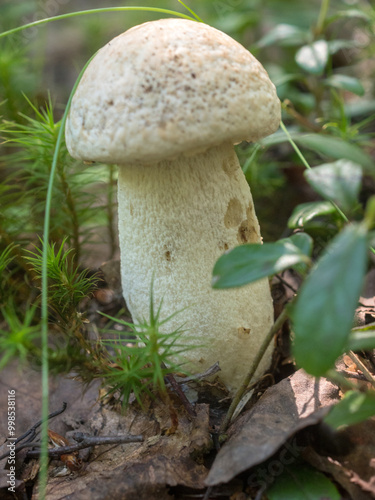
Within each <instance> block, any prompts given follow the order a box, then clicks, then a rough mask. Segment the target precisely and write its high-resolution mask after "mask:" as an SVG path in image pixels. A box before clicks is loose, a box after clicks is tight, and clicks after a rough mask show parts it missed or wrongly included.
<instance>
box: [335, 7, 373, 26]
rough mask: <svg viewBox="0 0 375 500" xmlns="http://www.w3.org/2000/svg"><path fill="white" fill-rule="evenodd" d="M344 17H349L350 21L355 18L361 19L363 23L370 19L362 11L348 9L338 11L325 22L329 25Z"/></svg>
mask: <svg viewBox="0 0 375 500" xmlns="http://www.w3.org/2000/svg"><path fill="white" fill-rule="evenodd" d="M345 17H349V18H350V19H353V17H357V18H359V19H363V20H364V21H371V17H370V16H369V15H368V14H367V13H366V12H364V11H363V10H359V9H348V10H340V11H339V12H337V13H336V14H334V15H333V16H332V17H330V18H329V19H328V20H327V22H328V23H331V22H333V21H336V20H337V19H340V18H345Z"/></svg>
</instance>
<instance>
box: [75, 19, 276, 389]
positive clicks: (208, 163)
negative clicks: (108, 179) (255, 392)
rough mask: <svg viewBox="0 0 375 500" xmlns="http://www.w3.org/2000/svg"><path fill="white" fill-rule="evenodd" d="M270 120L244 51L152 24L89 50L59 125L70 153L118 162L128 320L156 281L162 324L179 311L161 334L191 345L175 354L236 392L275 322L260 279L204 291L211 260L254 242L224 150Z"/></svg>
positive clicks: (265, 83) (169, 22)
mask: <svg viewBox="0 0 375 500" xmlns="http://www.w3.org/2000/svg"><path fill="white" fill-rule="evenodd" d="M279 122H280V102H279V100H278V98H277V95H276V91H275V87H274V85H273V84H272V82H271V81H270V79H269V77H268V75H267V73H266V71H265V70H264V68H263V67H262V66H261V64H260V63H259V62H258V61H257V60H256V59H255V58H254V57H253V56H252V55H251V54H250V53H249V52H248V50H246V49H245V48H244V47H243V46H242V45H240V44H239V43H237V42H236V41H235V40H233V39H232V38H230V37H229V36H227V35H226V34H224V33H222V32H221V31H218V30H216V29H214V28H212V27H210V26H208V25H206V24H203V23H199V22H195V21H188V20H183V19H161V20H159V21H152V22H147V23H144V24H142V25H140V26H135V27H133V28H131V29H129V30H128V31H126V32H125V33H123V34H122V35H119V36H118V37H116V38H114V39H113V40H112V41H110V42H109V43H108V44H107V45H106V46H104V47H103V48H102V49H101V50H99V52H98V53H97V55H96V56H95V57H94V58H93V60H92V61H91V62H90V64H89V66H88V67H87V69H86V71H85V73H84V74H83V77H82V79H81V81H80V83H79V85H78V88H77V90H76V93H75V95H74V97H73V100H72V105H71V109H70V113H69V116H68V119H67V124H66V143H67V147H68V150H69V152H70V154H71V155H72V156H73V157H75V158H78V159H81V160H84V161H88V162H91V161H99V162H104V163H116V164H118V166H119V178H118V204H119V207H118V218H119V240H120V250H121V280H122V287H123V294H124V298H125V300H126V303H127V306H128V308H129V310H130V312H131V314H132V317H133V320H134V321H136V320H137V319H143V318H146V319H147V318H148V317H149V302H150V287H151V282H152V280H154V281H153V293H154V299H155V301H158V303H159V304H160V301H161V300H163V303H162V309H161V314H162V317H163V318H167V317H168V316H170V315H172V314H173V313H176V312H177V311H180V312H179V314H176V315H175V316H173V318H171V319H170V320H169V321H168V322H166V323H165V325H164V326H165V327H166V328H169V331H172V330H174V329H176V328H177V327H179V326H180V325H181V324H184V329H185V331H184V333H183V337H182V341H183V342H184V343H186V345H190V344H199V347H197V348H195V349H191V350H188V351H187V353H186V354H185V355H183V359H184V360H185V361H188V364H187V369H188V370H189V371H190V372H200V371H203V370H205V369H206V368H208V367H209V366H211V365H213V364H214V363H215V362H217V361H219V362H220V367H221V372H220V378H221V380H222V381H223V382H224V384H226V386H227V388H228V389H229V390H230V391H232V392H233V391H234V390H235V389H236V388H237V387H238V386H239V384H240V383H241V381H242V379H243V377H244V375H245V374H246V373H247V371H248V369H249V366H250V363H251V361H252V359H253V358H254V357H255V355H256V353H257V350H258V348H259V346H260V345H261V343H262V341H263V339H264V337H265V335H266V333H267V332H268V330H269V328H270V327H271V325H272V323H273V307H272V299H271V295H270V289H269V283H268V281H267V280H261V281H258V282H256V283H254V284H251V285H247V286H244V287H242V288H238V289H230V290H213V289H212V288H211V279H212V269H213V266H214V263H215V262H216V260H217V259H218V257H219V256H220V255H221V254H223V253H224V252H225V251H227V250H229V249H231V248H233V247H235V246H237V245H239V244H243V243H260V242H261V236H260V231H259V224H258V220H257V217H256V215H255V212H254V206H253V200H252V196H251V193H250V189H249V186H248V183H247V181H246V178H245V176H244V174H243V172H242V170H241V167H240V164H239V161H238V159H237V156H236V153H235V151H234V148H233V144H236V143H239V142H241V141H243V140H246V141H256V140H258V139H260V138H262V137H264V136H267V135H269V134H271V133H273V132H274V131H275V130H276V129H277V128H278V126H279ZM270 355H271V352H270V351H268V354H267V355H266V356H265V358H264V360H263V363H262V365H261V366H260V367H259V370H258V375H259V374H260V373H261V372H262V371H263V370H264V369H265V368H266V367H267V365H268V363H269V361H270Z"/></svg>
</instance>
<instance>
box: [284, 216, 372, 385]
mask: <svg viewBox="0 0 375 500" xmlns="http://www.w3.org/2000/svg"><path fill="white" fill-rule="evenodd" d="M366 257H367V232H366V228H365V226H364V225H360V224H356V225H355V224H353V225H350V226H347V227H346V228H345V229H344V230H343V231H342V232H341V233H340V234H339V235H338V236H337V237H335V238H334V240H333V241H332V243H331V244H330V245H329V246H328V247H327V248H326V250H325V252H324V254H323V255H322V257H321V258H320V259H319V261H318V263H317V264H316V266H315V267H314V269H313V270H312V272H311V274H310V275H309V277H308V278H307V279H306V281H305V282H304V284H303V285H302V287H301V290H300V292H299V295H298V298H297V303H296V304H295V306H294V307H293V308H292V315H291V316H292V320H293V326H294V328H293V330H294V345H293V353H294V356H295V359H296V362H297V364H298V365H299V366H300V367H301V368H304V370H306V371H307V372H308V373H311V374H312V375H315V376H317V377H319V376H322V375H324V374H325V373H326V372H327V370H329V369H330V368H332V366H333V365H334V363H335V360H336V359H337V357H338V356H340V354H342V352H343V351H344V349H345V348H346V347H347V342H348V338H349V335H350V329H351V327H352V323H353V317H354V312H355V308H356V306H357V302H358V297H359V294H360V292H361V288H362V284H363V278H364V275H365V270H366V263H367V259H366Z"/></svg>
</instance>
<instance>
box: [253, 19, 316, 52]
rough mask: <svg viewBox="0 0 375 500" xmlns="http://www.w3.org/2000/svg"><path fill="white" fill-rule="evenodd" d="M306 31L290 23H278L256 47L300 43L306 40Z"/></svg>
mask: <svg viewBox="0 0 375 500" xmlns="http://www.w3.org/2000/svg"><path fill="white" fill-rule="evenodd" d="M307 37H308V35H307V33H306V32H305V31H303V30H301V29H300V28H298V27H297V26H294V25H292V24H278V25H277V26H275V27H274V28H273V29H272V30H271V31H269V32H268V33H267V34H266V35H265V36H263V37H262V38H261V39H260V40H259V42H258V43H257V45H258V47H268V46H269V45H274V44H275V43H277V44H278V45H281V46H284V47H288V46H293V45H301V44H302V43H305V42H306V41H307Z"/></svg>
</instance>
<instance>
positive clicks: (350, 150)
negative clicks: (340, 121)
mask: <svg viewBox="0 0 375 500" xmlns="http://www.w3.org/2000/svg"><path fill="white" fill-rule="evenodd" d="M292 137H293V136H292ZM293 138H294V140H295V141H296V142H297V144H299V145H301V146H305V147H306V148H309V149H312V150H313V151H316V152H318V153H321V154H323V155H325V156H327V157H328V158H335V159H337V160H339V159H341V158H346V159H347V160H351V161H353V162H354V163H359V165H362V167H365V168H367V169H369V170H370V171H371V172H373V173H374V171H375V168H374V162H373V160H372V158H371V157H370V156H369V155H368V154H367V153H365V152H364V151H363V150H362V149H361V148H360V147H359V146H357V145H356V144H353V143H351V142H348V141H345V140H343V139H340V138H339V137H332V136H329V135H323V134H304V135H297V136H295V137H293Z"/></svg>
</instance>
